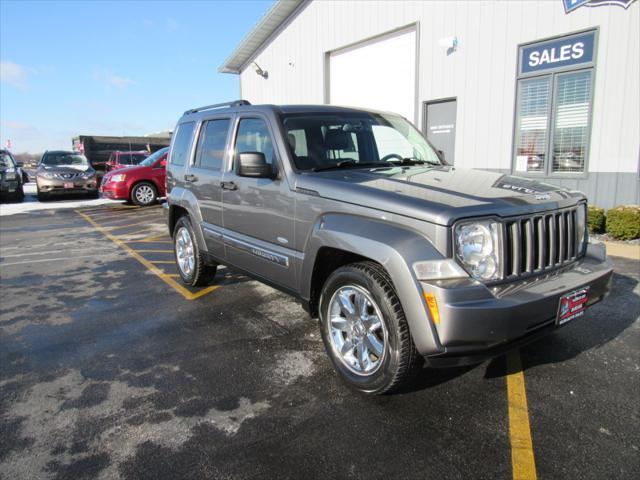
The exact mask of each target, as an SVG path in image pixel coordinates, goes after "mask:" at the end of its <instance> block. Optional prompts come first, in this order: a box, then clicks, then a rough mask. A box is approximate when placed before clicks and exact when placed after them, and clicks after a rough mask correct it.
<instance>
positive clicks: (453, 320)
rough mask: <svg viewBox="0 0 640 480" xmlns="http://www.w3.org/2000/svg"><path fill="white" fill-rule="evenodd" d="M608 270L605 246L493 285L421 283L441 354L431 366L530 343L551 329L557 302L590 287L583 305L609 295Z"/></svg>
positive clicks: (473, 359)
mask: <svg viewBox="0 0 640 480" xmlns="http://www.w3.org/2000/svg"><path fill="white" fill-rule="evenodd" d="M612 274H613V269H612V267H611V264H610V263H609V262H608V261H607V260H606V255H605V251H604V245H589V248H588V249H587V254H586V256H585V257H583V258H582V259H581V260H579V261H578V262H575V263H574V264H571V265H569V266H567V267H565V268H563V269H560V270H557V271H555V272H552V273H549V274H547V275H543V276H539V277H536V278H530V279H527V280H522V281H519V282H514V283H509V284H507V285H500V286H495V287H487V286H485V285H482V284H480V283H479V282H475V281H472V280H463V281H457V282H456V281H450V282H442V283H440V284H423V285H422V287H423V290H424V291H425V292H429V293H433V294H434V295H435V296H436V299H437V302H438V307H439V312H440V323H439V324H438V325H436V330H437V333H438V337H439V341H440V344H441V345H442V347H443V349H444V352H443V353H440V354H437V355H434V356H430V357H428V359H429V361H430V363H432V364H433V365H437V364H438V363H439V361H441V363H443V364H445V365H460V364H465V363H473V362H476V361H482V360H484V359H486V358H490V357H493V356H496V355H499V354H501V353H503V352H504V351H506V350H508V349H510V348H512V347H515V346H519V345H523V344H525V343H528V342H529V341H533V340H535V339H536V338H539V337H540V336H541V335H543V334H544V333H547V332H549V331H551V330H553V329H555V328H557V325H556V317H557V314H558V307H559V302H560V298H561V297H562V296H563V295H565V294H567V293H570V292H572V291H574V290H577V289H580V288H582V287H586V286H588V287H589V297H588V298H589V299H588V302H587V306H591V305H593V304H594V303H597V302H599V301H600V300H602V299H603V298H604V297H605V296H606V294H607V293H608V292H609V288H610V285H611V279H612Z"/></svg>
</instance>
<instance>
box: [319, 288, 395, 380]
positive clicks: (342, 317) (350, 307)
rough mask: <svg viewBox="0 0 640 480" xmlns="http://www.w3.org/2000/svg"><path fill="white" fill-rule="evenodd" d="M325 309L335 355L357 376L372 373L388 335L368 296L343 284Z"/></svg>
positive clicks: (362, 291) (380, 362)
mask: <svg viewBox="0 0 640 480" xmlns="http://www.w3.org/2000/svg"><path fill="white" fill-rule="evenodd" d="M328 310H329V311H328V316H329V330H330V332H329V333H330V341H331V346H332V348H333V350H334V352H335V353H336V356H337V357H338V358H339V359H340V361H341V362H342V363H343V364H344V365H345V366H346V367H347V368H348V369H349V370H350V371H352V372H353V373H355V374H357V375H361V376H368V375H372V374H373V373H375V372H376V371H377V370H378V369H379V368H380V366H381V365H382V360H383V359H384V356H385V354H386V351H387V344H388V340H387V338H388V334H387V329H386V326H385V324H384V321H383V317H382V314H381V312H380V308H379V307H378V305H377V304H376V302H375V301H374V300H373V297H372V296H371V294H370V293H369V292H368V291H367V290H365V289H364V288H362V287H359V286H356V285H345V286H343V287H340V288H339V289H338V290H336V291H335V292H334V294H333V295H332V297H331V300H330V301H329V308H328Z"/></svg>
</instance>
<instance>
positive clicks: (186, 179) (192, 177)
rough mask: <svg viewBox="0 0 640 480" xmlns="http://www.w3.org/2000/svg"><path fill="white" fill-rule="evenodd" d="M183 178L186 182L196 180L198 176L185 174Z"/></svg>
mask: <svg viewBox="0 0 640 480" xmlns="http://www.w3.org/2000/svg"><path fill="white" fill-rule="evenodd" d="M184 179H185V181H186V182H197V181H198V177H196V176H195V175H185V176H184Z"/></svg>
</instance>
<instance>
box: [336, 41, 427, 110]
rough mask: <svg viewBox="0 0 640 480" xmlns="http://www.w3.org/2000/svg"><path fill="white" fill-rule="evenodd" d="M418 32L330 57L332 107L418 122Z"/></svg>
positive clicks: (360, 45) (351, 49) (365, 45)
mask: <svg viewBox="0 0 640 480" xmlns="http://www.w3.org/2000/svg"><path fill="white" fill-rule="evenodd" d="M415 89H416V32H415V30H411V31H406V30H405V31H403V32H398V33H394V34H390V35H387V36H384V37H380V38H378V39H375V40H372V41H369V42H366V43H362V44H359V45H357V46H354V47H349V48H345V49H343V50H337V51H335V52H332V53H331V54H330V55H329V100H330V103H331V104H333V105H347V106H354V107H365V108H373V109H377V110H388V111H392V112H397V113H399V114H401V115H403V116H404V117H406V118H408V119H409V120H410V121H412V122H413V121H415V95H416V90H415Z"/></svg>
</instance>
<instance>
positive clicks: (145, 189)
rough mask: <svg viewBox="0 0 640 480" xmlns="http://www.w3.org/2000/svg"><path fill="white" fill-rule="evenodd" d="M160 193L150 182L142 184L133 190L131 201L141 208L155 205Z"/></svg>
mask: <svg viewBox="0 0 640 480" xmlns="http://www.w3.org/2000/svg"><path fill="white" fill-rule="evenodd" d="M157 198H158V192H157V191H156V187H154V186H153V185H152V184H151V183H149V182H140V183H138V184H136V185H134V187H133V188H132V189H131V201H132V202H133V203H135V204H136V205H139V206H141V207H146V206H148V205H151V204H152V203H155V201H156V200H157Z"/></svg>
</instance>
